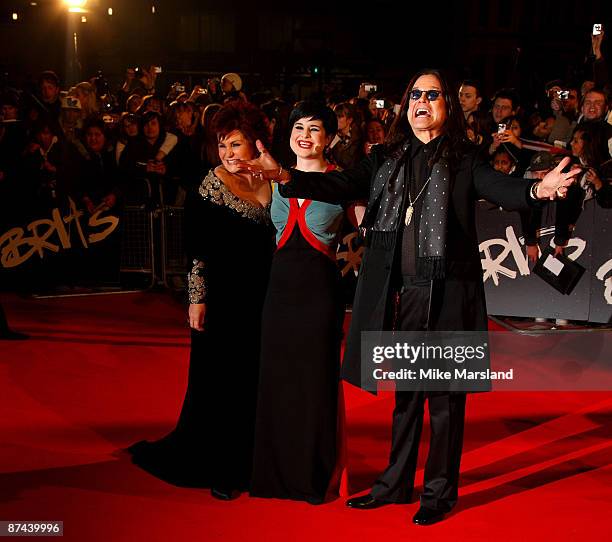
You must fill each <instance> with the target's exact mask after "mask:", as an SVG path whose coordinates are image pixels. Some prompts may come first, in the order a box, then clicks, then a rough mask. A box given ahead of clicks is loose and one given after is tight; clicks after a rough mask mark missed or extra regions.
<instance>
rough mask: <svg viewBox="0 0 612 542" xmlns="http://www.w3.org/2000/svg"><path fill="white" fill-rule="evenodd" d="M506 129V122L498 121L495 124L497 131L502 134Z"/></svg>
mask: <svg viewBox="0 0 612 542" xmlns="http://www.w3.org/2000/svg"><path fill="white" fill-rule="evenodd" d="M505 131H506V124H505V123H504V122H500V123H499V124H498V125H497V133H498V134H503V133H504V132H505Z"/></svg>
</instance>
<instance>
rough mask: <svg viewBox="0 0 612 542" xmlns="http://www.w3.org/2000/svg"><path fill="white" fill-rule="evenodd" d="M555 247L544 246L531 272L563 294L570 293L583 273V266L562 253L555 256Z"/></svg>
mask: <svg viewBox="0 0 612 542" xmlns="http://www.w3.org/2000/svg"><path fill="white" fill-rule="evenodd" d="M554 253H555V249H554V248H552V247H548V248H546V250H544V251H543V252H542V256H541V257H540V259H539V260H538V261H537V262H536V264H535V266H534V267H533V272H534V273H535V274H536V275H538V277H540V278H541V279H543V280H545V281H546V282H547V283H548V284H550V285H551V286H552V287H553V288H554V289H555V290H557V291H558V292H560V293H562V294H563V295H570V294H571V293H572V291H573V290H574V288H575V287H576V284H578V281H579V280H580V278H581V277H582V275H583V274H584V271H585V268H584V267H582V266H581V265H580V264H579V263H577V262H575V261H573V260H570V259H569V258H568V257H567V256H565V255H564V254H560V255H559V256H555V255H554Z"/></svg>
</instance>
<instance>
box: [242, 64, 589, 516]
mask: <svg viewBox="0 0 612 542" xmlns="http://www.w3.org/2000/svg"><path fill="white" fill-rule="evenodd" d="M463 120H464V119H463V115H462V112H461V109H460V107H459V103H458V100H457V92H456V90H455V89H453V88H451V87H450V86H449V85H448V83H447V82H446V80H445V78H444V77H443V75H442V74H441V73H440V72H439V71H437V70H424V71H421V72H419V73H418V74H416V75H415V76H414V77H413V78H412V80H411V82H410V83H409V85H408V87H407V89H406V92H405V94H404V98H403V100H402V105H401V110H400V113H399V114H398V116H397V118H396V121H395V122H394V124H393V126H392V127H391V129H390V131H389V134H388V136H387V140H386V142H385V145H384V146H379V147H374V149H373V151H372V153H371V154H370V156H369V157H368V158H367V159H366V160H364V161H363V162H362V163H361V164H360V165H359V166H357V167H355V168H352V169H350V170H346V171H342V172H332V173H325V174H322V173H304V172H299V171H293V170H292V171H290V172H288V171H286V170H284V169H283V168H282V167H280V166H279V165H278V164H277V163H276V161H275V160H274V159H273V158H272V157H271V156H270V155H269V153H268V152H267V151H266V150H265V149H264V148H263V146H261V145H258V147H259V150H260V151H261V152H262V154H261V156H260V158H259V159H258V160H257V161H255V162H252V163H249V164H245V167H246V168H247V169H250V170H251V171H252V172H254V173H257V174H259V175H261V176H262V177H263V178H266V179H269V180H274V181H277V182H279V183H280V184H281V186H280V188H279V190H280V192H281V194H283V195H284V196H285V197H299V198H310V199H315V200H322V201H327V202H330V203H340V202H345V201H348V200H356V199H363V198H364V197H368V198H369V203H368V208H367V210H366V213H365V216H364V220H363V222H362V227H364V228H365V229H366V232H367V233H366V241H365V243H366V249H365V252H364V257H363V261H362V266H361V271H360V274H359V281H358V284H357V290H356V293H355V301H354V304H353V316H352V321H351V327H350V331H349V335H348V339H347V345H346V351H345V356H344V364H343V368H342V372H343V378H344V379H345V380H347V381H348V382H351V383H352V384H355V385H357V386H360V387H369V386H370V385H371V382H365V381H363V380H362V378H361V360H360V358H361V352H360V346H361V332H362V331H381V330H389V331H391V330H396V331H421V330H431V331H472V330H482V331H485V330H486V329H487V312H486V306H485V295H484V286H483V281H482V268H481V264H480V256H479V250H478V240H477V235H476V221H475V202H476V201H477V200H478V199H479V198H485V199H487V200H489V201H492V202H494V203H495V204H498V205H501V206H503V207H504V208H505V209H508V210H513V209H516V210H520V209H528V208H529V207H530V205H533V204H536V205H537V203H536V202H535V200H537V199H554V198H555V196H560V197H563V196H564V195H565V192H566V190H567V186H568V185H569V184H571V182H572V177H573V176H574V175H575V174H577V173H578V170H572V171H571V172H570V173H561V169H562V168H564V167H565V166H566V165H567V164H568V162H569V160H567V159H566V160H564V161H563V162H562V163H561V164H560V165H559V167H557V168H556V169H555V170H553V171H552V172H550V173H549V174H548V175H547V176H546V177H545V178H544V179H543V180H541V181H533V180H526V179H516V178H512V177H509V176H506V175H503V174H501V173H499V172H496V171H494V170H493V169H492V168H491V167H490V166H489V165H488V164H486V163H484V162H482V161H481V160H480V159H479V158H478V156H477V152H476V149H474V148H473V147H471V146H470V144H469V143H467V142H466V139H465V136H464V133H465V132H464V126H463ZM532 202H533V203H532ZM425 399H427V400H428V401H429V414H430V421H431V433H432V436H431V443H430V450H429V455H428V458H427V464H426V466H425V477H424V491H423V494H422V495H421V498H420V504H421V506H420V508H419V510H418V512H417V513H416V515H415V516H414V518H413V521H414V522H415V523H417V524H419V525H428V524H431V523H435V522H436V521H440V520H441V519H443V518H444V515H445V514H446V513H448V512H449V511H450V510H451V509H452V507H453V506H454V505H455V503H456V501H457V493H458V480H459V464H460V459H461V449H462V444H463V426H464V416H465V399H466V394H465V393H455V392H453V393H450V392H442V393H427V392H424V391H396V406H395V410H394V412H393V431H392V444H391V454H390V461H389V465H388V467H387V469H386V470H385V472H384V473H383V474H381V475H380V476H379V478H378V479H377V480H376V482H375V484H374V486H373V488H372V490H371V492H370V494H368V495H365V496H362V497H357V498H353V499H350V500H349V501H348V502H347V505H348V506H349V507H352V508H357V509H371V508H377V507H380V506H383V505H386V504H389V503H404V502H410V500H411V497H412V490H413V486H414V477H415V471H416V461H417V455H418V445H419V438H420V433H421V428H422V424H423V412H424V403H425Z"/></svg>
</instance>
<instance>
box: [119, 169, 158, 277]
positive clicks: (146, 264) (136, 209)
mask: <svg viewBox="0 0 612 542" xmlns="http://www.w3.org/2000/svg"><path fill="white" fill-rule="evenodd" d="M152 201H153V191H152V189H151V183H150V182H149V180H148V179H135V180H133V181H131V182H130V186H129V190H128V191H127V193H126V202H125V207H124V209H123V215H122V222H123V224H122V227H121V266H120V272H121V273H140V274H145V275H149V277H150V280H148V281H147V282H148V287H149V288H152V287H153V286H155V284H156V283H157V277H156V273H155V224H154V220H155V216H154V215H155V208H154V207H153V206H152Z"/></svg>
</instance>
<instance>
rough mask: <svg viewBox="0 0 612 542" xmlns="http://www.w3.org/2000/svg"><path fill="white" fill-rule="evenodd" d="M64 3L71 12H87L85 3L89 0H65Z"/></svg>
mask: <svg viewBox="0 0 612 542" xmlns="http://www.w3.org/2000/svg"><path fill="white" fill-rule="evenodd" d="M64 4H65V5H66V7H67V8H68V11H70V12H71V13H85V12H86V10H85V4H87V0H64Z"/></svg>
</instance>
